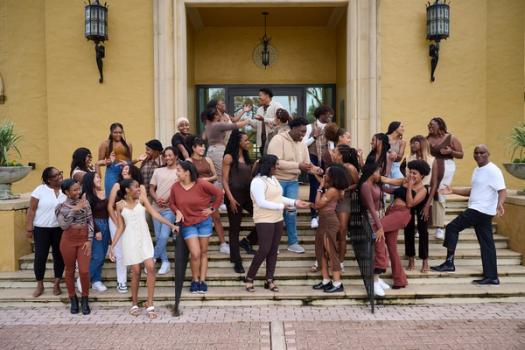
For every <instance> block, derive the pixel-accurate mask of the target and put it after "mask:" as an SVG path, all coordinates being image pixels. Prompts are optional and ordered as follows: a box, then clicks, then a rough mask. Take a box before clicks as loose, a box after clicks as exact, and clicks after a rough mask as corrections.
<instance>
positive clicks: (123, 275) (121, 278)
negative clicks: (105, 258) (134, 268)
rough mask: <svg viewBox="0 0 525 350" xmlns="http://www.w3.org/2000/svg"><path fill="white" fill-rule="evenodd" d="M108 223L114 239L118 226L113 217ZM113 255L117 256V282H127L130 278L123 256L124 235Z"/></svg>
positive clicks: (115, 247) (116, 245)
mask: <svg viewBox="0 0 525 350" xmlns="http://www.w3.org/2000/svg"><path fill="white" fill-rule="evenodd" d="M108 223H109V233H110V234H111V239H112V240H113V239H114V238H115V233H116V232H117V226H116V225H115V224H114V223H113V220H111V218H110V219H108ZM113 255H114V256H115V265H116V266H117V282H118V283H120V284H125V283H126V282H127V280H128V267H127V266H126V265H124V259H123V258H122V236H120V239H119V240H118V242H117V244H115V245H114V248H113Z"/></svg>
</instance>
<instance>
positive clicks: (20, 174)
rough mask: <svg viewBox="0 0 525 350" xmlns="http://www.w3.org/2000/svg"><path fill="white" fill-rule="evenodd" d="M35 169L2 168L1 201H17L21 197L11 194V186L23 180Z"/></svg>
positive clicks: (0, 180) (0, 172)
mask: <svg viewBox="0 0 525 350" xmlns="http://www.w3.org/2000/svg"><path fill="white" fill-rule="evenodd" d="M32 169H33V168H32V167H30V166H23V165H22V166H0V200H1V199H16V198H20V195H14V194H13V193H11V184H13V183H14V182H16V181H19V180H22V179H23V178H24V177H26V176H27V174H29V172H30V171H31V170H32Z"/></svg>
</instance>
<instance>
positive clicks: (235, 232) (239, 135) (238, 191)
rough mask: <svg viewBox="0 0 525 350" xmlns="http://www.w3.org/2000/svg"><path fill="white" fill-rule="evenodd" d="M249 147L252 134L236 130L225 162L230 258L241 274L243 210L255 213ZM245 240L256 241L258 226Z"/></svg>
mask: <svg viewBox="0 0 525 350" xmlns="http://www.w3.org/2000/svg"><path fill="white" fill-rule="evenodd" d="M249 148H250V140H248V135H246V134H245V133H244V132H241V131H239V130H233V132H232V133H231V135H230V139H229V141H228V144H227V145H226V150H225V151H224V159H223V161H222V167H223V177H222V186H223V187H224V192H225V193H226V199H225V202H226V206H227V210H228V221H229V223H230V230H229V237H230V260H231V262H233V263H234V267H233V269H234V271H235V272H237V273H244V272H245V271H244V267H243V266H242V260H241V254H240V252H239V233H240V231H241V222H242V211H243V210H246V211H247V212H248V214H250V216H253V203H252V200H251V198H250V184H251V182H252V161H251V159H250V155H249V154H248V150H249ZM243 241H247V242H248V244H249V245H250V246H251V245H253V244H256V243H257V233H256V232H255V229H254V230H252V231H251V232H250V234H249V235H248V236H246V238H244V239H243ZM244 245H245V244H244Z"/></svg>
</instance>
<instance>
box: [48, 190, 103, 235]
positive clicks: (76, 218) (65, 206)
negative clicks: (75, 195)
mask: <svg viewBox="0 0 525 350" xmlns="http://www.w3.org/2000/svg"><path fill="white" fill-rule="evenodd" d="M78 201H79V200H78V199H75V200H72V199H71V198H68V199H66V201H65V202H64V203H61V204H59V205H57V207H56V209H55V214H56V216H57V219H58V224H59V225H60V227H61V228H62V230H67V229H68V228H69V227H71V226H84V225H87V228H88V240H89V241H93V236H94V234H95V225H94V222H93V214H92V213H91V207H90V206H89V203H87V202H86V206H85V207H84V208H82V209H80V210H79V211H75V210H73V207H74V206H75V205H77V203H78Z"/></svg>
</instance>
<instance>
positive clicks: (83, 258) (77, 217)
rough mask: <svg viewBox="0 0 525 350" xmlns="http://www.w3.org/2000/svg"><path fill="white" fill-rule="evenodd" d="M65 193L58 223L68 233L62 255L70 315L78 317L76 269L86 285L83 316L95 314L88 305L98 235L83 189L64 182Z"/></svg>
mask: <svg viewBox="0 0 525 350" xmlns="http://www.w3.org/2000/svg"><path fill="white" fill-rule="evenodd" d="M61 189H62V192H64V194H65V195H66V196H67V199H66V201H65V202H64V203H61V204H59V205H58V206H57V207H56V209H55V213H56V216H57V220H58V223H59V224H60V227H61V228H62V230H64V233H63V234H62V239H61V240H60V252H61V253H62V257H63V258H64V265H65V267H66V286H67V293H68V295H69V301H70V302H71V307H70V311H71V313H72V314H77V313H78V298H77V295H76V292H75V266H76V265H78V274H79V275H80V283H81V285H82V298H81V307H82V314H84V315H87V314H89V313H90V312H91V310H90V309H89V304H88V296H89V261H90V258H91V243H92V242H93V236H94V233H95V230H94V223H93V215H92V213H91V207H90V206H89V203H88V201H87V200H86V198H85V196H82V198H80V185H79V184H78V183H77V182H76V181H75V180H73V179H67V180H64V181H63V182H62V185H61Z"/></svg>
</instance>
